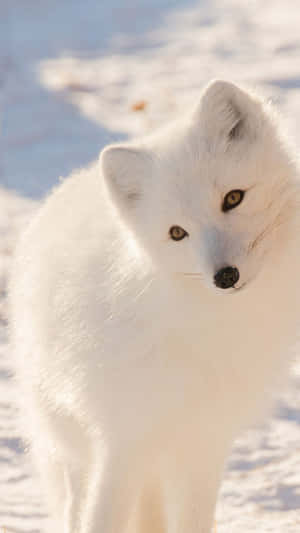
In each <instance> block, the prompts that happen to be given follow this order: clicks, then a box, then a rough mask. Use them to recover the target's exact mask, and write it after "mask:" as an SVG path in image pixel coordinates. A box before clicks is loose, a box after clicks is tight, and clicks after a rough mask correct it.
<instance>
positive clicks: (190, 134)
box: [10, 81, 300, 533]
mask: <svg viewBox="0 0 300 533" xmlns="http://www.w3.org/2000/svg"><path fill="white" fill-rule="evenodd" d="M235 189H241V190H243V191H245V196H244V199H243V201H242V202H241V203H240V205H239V206H237V207H236V208H234V209H231V210H230V211H227V212H223V211H222V202H223V199H224V196H225V195H226V193H227V192H229V191H231V190H235ZM299 198H300V196H299V181H298V168H297V166H296V163H295V162H294V161H293V157H292V156H291V153H290V150H289V148H288V147H287V144H286V142H285V140H284V139H283V138H282V137H281V135H280V133H279V131H278V127H277V121H276V119H275V118H274V115H273V112H272V111H271V110H270V109H268V106H267V105H265V104H264V103H262V101H260V99H258V98H257V97H255V96H253V95H252V94H249V93H248V92H246V91H244V90H242V89H239V88H238V87H236V86H234V85H233V84H230V83H228V82H223V81H215V82H213V83H211V84H210V85H209V86H208V87H207V88H206V89H205V90H204V92H203V94H202V96H201V99H200V104H199V105H197V107H196V108H195V109H194V110H193V111H192V112H191V113H188V114H187V115H186V116H185V117H183V118H182V119H180V120H178V121H176V122H174V123H173V124H171V125H170V126H168V127H167V128H164V129H163V130H162V131H160V132H158V133H157V134H155V135H153V136H151V137H148V138H145V139H143V140H142V141H137V142H135V143H130V144H127V145H119V146H110V147H107V148H106V149H105V150H104V151H103V153H102V155H101V158H100V165H98V164H97V165H94V166H91V167H90V168H88V169H86V170H83V171H81V172H78V173H75V174H74V175H73V176H71V177H70V178H69V179H67V180H66V181H65V182H64V183H63V184H62V185H61V186H60V187H59V188H57V190H55V191H54V193H53V194H52V195H51V196H50V197H49V199H48V200H47V201H46V202H45V204H44V205H43V206H42V207H41V209H40V211H39V213H38V215H37V216H36V217H35V219H34V220H33V222H32V223H31V225H30V227H29V228H28V230H27V231H26V232H25V234H24V237H23V239H22V242H21V243H20V245H19V248H18V250H17V254H16V260H15V266H14V269H13V275H12V282H11V291H10V301H11V314H12V321H11V322H12V344H13V348H14V350H15V353H16V355H17V358H18V362H19V363H18V364H19V368H20V377H21V382H22V384H23V387H24V396H23V398H24V406H25V408H26V413H28V417H27V416H26V422H27V425H28V430H29V432H30V436H31V440H32V447H33V451H34V452H35V455H36V458H37V461H38V464H39V466H40V471H41V475H42V478H43V480H44V484H45V490H46V498H47V501H48V503H49V509H50V511H51V514H52V517H53V520H54V524H55V526H54V525H53V526H52V531H55V532H57V533H123V532H125V530H126V531H127V529H126V528H129V531H130V533H131V532H132V531H136V532H138V533H153V532H154V531H155V533H163V532H168V533H208V532H209V531H210V530H211V527H212V521H213V514H214V507H215V502H216V497H217V491H218V487H219V484H220V480H221V477H222V471H223V466H224V462H225V460H226V457H227V454H228V451H229V450H230V446H231V445H232V442H233V439H234V438H235V436H236V435H237V434H238V432H239V431H240V430H241V429H242V428H243V427H245V426H246V425H248V424H250V423H252V422H253V421H254V420H255V419H256V417H257V415H258V414H259V413H260V411H261V409H262V407H263V406H266V405H267V404H268V403H269V400H270V399H271V397H272V393H273V391H274V390H275V389H276V387H278V384H279V383H280V382H281V379H282V378H283V377H284V376H285V375H286V370H287V367H288V361H289V357H290V354H291V351H292V348H293V346H294V344H295V339H296V335H297V325H298V319H299V311H300V309H299V308H300V299H299V281H298V280H299V269H300V251H299V236H300V233H299V220H298V219H299V214H298V211H299V209H298V204H299ZM174 225H179V226H181V227H182V228H184V229H185V230H186V231H187V233H188V236H187V237H185V238H184V239H183V240H181V241H174V240H172V239H171V238H170V235H169V229H170V227H171V226H174ZM227 265H229V266H231V265H233V266H235V267H236V268H238V270H239V273H240V279H239V281H238V283H237V284H236V285H235V286H234V287H233V288H231V289H226V290H222V289H218V288H217V287H216V286H215V284H214V275H215V273H216V272H217V271H218V270H219V269H220V268H222V267H224V266H227ZM53 527H55V529H53Z"/></svg>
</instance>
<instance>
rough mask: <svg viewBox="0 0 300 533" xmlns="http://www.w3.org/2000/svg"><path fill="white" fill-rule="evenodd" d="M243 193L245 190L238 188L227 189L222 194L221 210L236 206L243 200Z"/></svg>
mask: <svg viewBox="0 0 300 533" xmlns="http://www.w3.org/2000/svg"><path fill="white" fill-rule="evenodd" d="M244 194H245V192H244V191H241V190H240V189H234V190H233V191H229V192H228V193H227V194H226V195H225V196H224V200H223V205H222V211H229V210H230V209H233V208H234V207H237V206H238V205H239V204H240V203H241V201H242V200H243V198H244Z"/></svg>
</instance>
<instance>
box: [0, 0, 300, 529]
mask: <svg viewBox="0 0 300 533" xmlns="http://www.w3.org/2000/svg"><path fill="white" fill-rule="evenodd" d="M299 24H300V12H299V1H298V0H285V2H283V1H282V0H264V2H262V1H259V0H248V1H247V2H246V1H242V0H219V1H217V0H215V1H213V0H212V1H210V0H202V1H201V2H195V1H193V0H186V1H185V2H183V1H181V2H180V1H179V0H123V2H122V0H110V1H108V0H98V1H97V0H85V1H84V2H82V1H80V0H43V1H42V2H40V1H39V0H23V2H21V1H20V0H2V1H1V5H0V106H1V107H0V110H1V123H0V127H1V136H0V530H1V526H2V525H3V526H6V527H7V531H15V532H36V533H37V532H39V531H41V530H42V526H43V522H44V520H45V518H44V508H43V502H42V500H41V496H40V489H39V483H38V479H37V478H36V477H35V475H34V474H33V469H32V466H31V464H30V461H29V458H28V455H26V453H24V450H23V446H22V441H21V438H20V437H21V435H20V432H19V429H18V425H17V418H16V408H15V398H16V395H17V394H18V391H17V390H16V388H15V386H14V383H13V380H12V372H13V368H12V365H11V357H10V354H9V350H8V345H7V335H6V331H5V324H6V304H5V296H6V283H7V276H8V272H9V265H10V259H11V254H12V251H13V248H14V243H15V240H16V238H17V235H18V233H19V231H20V230H21V229H22V227H23V226H24V224H25V223H26V220H27V219H28V217H29V216H30V215H31V213H32V212H33V211H34V209H35V206H36V205H37V203H38V202H39V201H40V198H41V197H42V196H43V195H44V194H46V193H47V192H48V191H49V190H50V189H51V187H52V186H53V185H54V184H55V183H57V181H58V178H59V176H61V175H63V176H64V175H67V174H68V172H69V171H70V170H71V169H72V168H74V167H76V166H82V165H85V164H86V163H87V162H89V161H90V160H91V159H93V158H95V157H97V155H98V152H99V151H100V149H101V147H102V146H104V145H105V144H106V143H107V142H110V141H112V140H116V139H122V138H126V137H127V136H128V135H129V136H130V135H132V134H139V133H144V132H145V131H148V130H151V129H152V128H154V127H156V126H157V125H159V124H161V123H163V122H164V121H166V120H167V119H168V118H170V117H171V116H173V115H174V114H175V113H178V112H180V111H181V110H182V109H184V108H185V107H186V106H187V105H189V104H190V102H192V101H193V100H194V99H195V98H197V95H198V94H199V90H200V89H201V87H202V86H203V85H204V84H205V83H207V81H209V80H210V79H211V78H214V77H219V78H220V77H223V78H227V79H231V80H235V81H237V82H239V81H240V82H246V83H248V84H250V85H252V86H253V85H254V86H255V87H257V88H259V89H260V90H262V91H263V92H264V93H265V94H266V95H267V96H268V97H270V98H272V99H273V100H274V101H275V102H276V104H277V106H278V107H279V109H280V110H281V111H282V113H283V115H284V118H285V122H286V124H287V126H288V127H289V131H290V132H291V134H292V135H293V136H294V138H295V139H296V142H298V141H299V140H300V129H299V128H298V124H299V120H300V61H299V58H300V33H299ZM299 389H300V365H299V363H296V364H295V365H294V367H293V371H292V377H291V382H290V386H289V389H288V391H287V392H286V393H285V394H284V395H282V397H281V400H280V403H279V407H278V409H277V411H276V414H275V415H274V416H273V417H272V418H270V419H269V420H268V421H267V422H266V424H265V426H264V427H263V428H259V429H257V430H253V431H250V432H249V433H247V434H246V435H244V436H243V437H242V438H241V439H240V440H239V442H238V443H236V446H235V448H234V450H233V453H232V455H231V457H230V460H229V464H228V469H227V472H226V476H225V479H224V483H223V487H222V491H221V494H220V498H219V503H218V509H217V531H218V533H242V532H243V533H252V532H254V531H255V532H257V531H259V532H261V533H265V532H269V531H270V532H274V533H275V532H276V533H297V532H298V531H300V397H299V392H298V391H299Z"/></svg>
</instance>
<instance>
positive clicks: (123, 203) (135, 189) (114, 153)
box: [100, 144, 151, 209]
mask: <svg viewBox="0 0 300 533" xmlns="http://www.w3.org/2000/svg"><path fill="white" fill-rule="evenodd" d="M100 165H101V169H102V174H103V176H104V179H105V182H106V185H107V187H108V190H109V192H110V195H111V197H112V200H113V201H114V202H115V203H116V204H117V205H118V207H120V208H125V209H133V208H134V207H135V206H136V205H137V203H138V202H139V199H140V197H141V196H142V195H143V191H144V185H145V181H146V180H147V175H149V170H150V166H151V157H150V154H149V153H148V152H147V151H146V150H145V149H144V148H141V147H136V146H131V145H121V144H120V145H111V146H108V147H106V148H104V150H103V151H102V152H101V154H100Z"/></svg>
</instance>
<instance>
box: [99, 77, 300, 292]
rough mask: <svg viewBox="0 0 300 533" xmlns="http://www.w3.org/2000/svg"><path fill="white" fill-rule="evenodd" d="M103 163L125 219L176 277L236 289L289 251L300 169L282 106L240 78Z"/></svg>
mask: <svg viewBox="0 0 300 533" xmlns="http://www.w3.org/2000/svg"><path fill="white" fill-rule="evenodd" d="M101 166H102V173H103V175H104V179H105V182H106V185H107V188H108V190H109V193H110V196H111V199H112V201H113V203H114V204H115V206H116V207H117V209H118V210H119V213H120V215H121V217H122V219H123V221H124V223H125V224H127V225H128V227H130V229H131V231H132V232H133V234H134V235H135V237H136V238H137V241H138V242H139V243H140V245H141V246H142V247H143V248H144V249H145V250H146V251H147V253H148V254H149V255H150V256H151V257H152V259H153V261H154V263H155V264H157V265H158V267H159V268H162V269H164V271H165V272H166V273H169V274H170V275H177V276H182V277H192V278H195V279H198V280H199V283H202V284H203V285H205V286H206V287H208V288H211V289H213V290H217V291H220V290H223V289H231V291H228V292H233V291H236V290H238V289H241V288H242V287H244V286H246V285H247V284H248V283H249V282H250V281H252V280H254V279H255V278H256V277H257V275H258V274H259V272H260V271H261V269H262V266H264V268H267V264H268V261H269V262H270V264H271V263H272V262H273V261H276V257H277V258H279V257H280V256H281V255H282V254H283V253H284V248H285V246H286V243H287V242H288V241H289V239H290V235H291V228H292V226H293V225H294V223H295V213H296V209H295V207H296V205H297V204H298V198H299V193H298V185H297V180H296V174H297V171H296V168H295V165H294V163H293V161H292V160H291V158H290V155H289V152H288V150H287V148H286V146H285V142H284V141H283V140H282V138H281V137H280V135H279V132H278V127H277V124H276V120H275V118H274V116H273V113H272V111H271V110H270V109H268V108H267V106H265V105H264V104H263V103H262V102H261V101H260V100H259V99H258V98H256V97H255V96H253V95H251V94H248V93H247V92H245V91H243V90H241V89H240V88H238V87H236V86H235V85H233V84H230V83H228V82H223V81H215V82H213V83H211V84H210V85H209V86H208V87H207V88H206V89H205V90H204V92H203V94H202V97H201V99H200V103H199V104H198V106H197V107H196V108H195V109H194V110H193V112H192V113H190V114H189V115H187V116H185V117H183V119H182V120H180V121H177V122H174V123H173V124H171V126H169V127H168V128H166V129H164V130H163V131H162V132H159V133H158V134H156V135H154V136H153V137H149V138H148V139H145V140H144V141H143V142H142V143H136V144H130V145H118V146H110V147H107V148H106V149H105V150H104V151H103V152H102V154H101Z"/></svg>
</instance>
